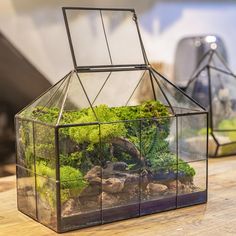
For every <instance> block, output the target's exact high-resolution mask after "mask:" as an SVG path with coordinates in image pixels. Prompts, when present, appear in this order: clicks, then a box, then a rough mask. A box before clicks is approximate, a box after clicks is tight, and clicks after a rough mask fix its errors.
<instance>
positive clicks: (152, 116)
mask: <svg viewBox="0 0 236 236" xmlns="http://www.w3.org/2000/svg"><path fill="white" fill-rule="evenodd" d="M94 112H95V114H96V116H95V114H94ZM58 114H59V109H57V108H43V109H42V107H37V108H35V109H34V110H33V111H32V114H31V116H33V117H32V118H33V119H35V120H39V121H41V122H44V123H50V124H56V121H57V119H58ZM168 116H169V112H168V109H167V108H166V106H164V105H163V104H161V103H160V102H157V101H148V102H144V103H143V104H141V105H139V106H131V107H113V108H109V107H108V106H106V105H99V106H97V107H94V108H93V109H91V108H86V109H81V110H80V111H64V112H63V113H62V118H61V124H84V125H82V126H74V127H66V128H61V129H59V137H60V140H61V141H60V142H62V143H65V147H63V148H64V149H63V148H62V146H63V145H64V144H63V145H59V146H60V148H61V150H60V165H61V176H60V177H61V198H62V201H63V202H64V201H66V200H67V199H68V198H69V197H72V196H76V194H77V196H78V194H79V193H80V192H81V191H82V190H83V189H84V188H85V187H86V186H87V185H88V183H87V182H86V181H85V180H84V179H83V175H85V174H86V173H87V171H88V170H90V169H91V168H92V167H93V166H94V165H99V164H100V157H99V155H100V151H101V150H100V148H101V149H102V155H101V158H102V160H103V161H104V162H106V161H113V162H116V161H124V162H125V163H127V164H128V168H127V169H128V170H134V169H135V168H136V164H137V163H135V162H136V161H137V160H135V159H134V158H133V157H132V156H131V155H130V154H129V153H127V152H125V150H123V149H122V148H121V147H116V148H115V150H113V147H112V139H113V138H116V137H124V138H126V139H128V140H129V141H130V142H132V143H133V144H134V145H135V147H136V148H137V149H138V150H140V152H141V155H142V156H144V157H145V159H146V160H147V161H148V162H149V167H148V168H150V170H151V171H152V172H153V173H165V172H174V173H176V171H177V169H176V168H177V167H176V156H175V155H174V154H172V153H170V151H169V149H170V148H169V143H168V141H167V140H166V138H167V137H168V135H169V128H170V118H169V117H168ZM97 121H99V122H100V125H99V124H98V123H97ZM122 121H126V122H122ZM127 121H128V122H127ZM91 123H92V124H91ZM86 124H89V125H86ZM27 129H29V127H28V128H27V127H26V130H27ZM31 132H32V131H31ZM54 135H55V133H54V129H53V128H48V127H46V126H43V125H36V126H35V152H36V156H37V160H39V161H38V162H37V166H36V168H37V172H38V173H39V174H40V175H43V176H47V177H50V178H54V177H55V169H54V166H53V162H52V160H54V159H55V153H54V152H55V150H54V149H55V147H54V141H55V140H54V138H55V137H54ZM140 138H141V139H140ZM140 140H141V143H140ZM24 142H25V143H26V141H24ZM67 142H68V143H69V146H71V147H72V148H71V147H67V146H68V145H67ZM28 152H29V154H28V155H29V156H30V155H31V154H30V151H28ZM42 160H44V161H42ZM179 164H181V165H179V171H181V172H183V173H184V174H185V176H188V177H193V176H194V175H195V171H194V169H193V168H192V167H190V166H189V165H188V164H186V163H184V162H183V161H182V160H179ZM72 180H75V181H72ZM39 185H40V183H39ZM41 185H42V191H43V187H45V188H46V183H41ZM44 191H45V190H44ZM49 195H50V194H49ZM49 198H50V197H49ZM50 202H53V201H52V200H50Z"/></svg>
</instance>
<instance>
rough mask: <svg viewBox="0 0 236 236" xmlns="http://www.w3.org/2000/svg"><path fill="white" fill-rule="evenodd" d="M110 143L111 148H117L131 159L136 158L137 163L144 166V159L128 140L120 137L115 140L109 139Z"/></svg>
mask: <svg viewBox="0 0 236 236" xmlns="http://www.w3.org/2000/svg"><path fill="white" fill-rule="evenodd" d="M111 143H112V145H113V146H118V147H120V148H122V149H124V150H125V151H126V152H127V153H129V154H130V155H131V156H132V157H134V158H136V160H137V161H138V162H140V163H141V164H144V157H143V156H142V155H141V153H140V151H139V150H138V148H137V147H136V146H135V145H134V144H133V143H132V142H130V141H129V140H128V139H126V138H122V137H116V138H113V139H111Z"/></svg>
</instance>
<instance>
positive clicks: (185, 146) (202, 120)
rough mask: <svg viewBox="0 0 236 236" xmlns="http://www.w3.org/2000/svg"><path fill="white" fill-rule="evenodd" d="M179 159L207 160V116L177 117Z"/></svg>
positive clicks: (187, 160)
mask: <svg viewBox="0 0 236 236" xmlns="http://www.w3.org/2000/svg"><path fill="white" fill-rule="evenodd" d="M177 120H178V150H179V158H180V159H182V160H184V161H186V162H189V161H199V160H204V159H206V158H207V128H206V126H207V114H200V115H196V114H195V115H186V116H179V117H178V118H177Z"/></svg>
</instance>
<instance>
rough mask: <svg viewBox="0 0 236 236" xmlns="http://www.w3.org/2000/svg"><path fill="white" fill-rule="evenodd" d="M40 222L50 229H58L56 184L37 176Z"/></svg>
mask: <svg viewBox="0 0 236 236" xmlns="http://www.w3.org/2000/svg"><path fill="white" fill-rule="evenodd" d="M36 181H37V206H38V221H39V222H40V223H42V224H44V225H46V226H48V227H49V228H52V229H54V230H55V229H56V228H57V219H56V211H57V202H56V182H55V181H52V180H51V179H49V178H44V177H41V176H38V175H37V176H36Z"/></svg>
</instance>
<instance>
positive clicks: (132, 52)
mask: <svg viewBox="0 0 236 236" xmlns="http://www.w3.org/2000/svg"><path fill="white" fill-rule="evenodd" d="M66 16H67V20H68V25H69V31H70V35H71V41H72V46H73V51H74V54H75V60H76V65H77V66H85V67H86V66H100V65H103V66H105V65H121V64H122V65H128V64H144V59H143V54H142V50H141V44H140V40H139V36H138V31H137V27H136V23H135V21H134V15H133V12H131V11H108V10H106V11H100V10H82V9H73V10H71V9H67V10H66ZM124 37H125V40H124Z"/></svg>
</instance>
